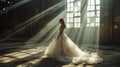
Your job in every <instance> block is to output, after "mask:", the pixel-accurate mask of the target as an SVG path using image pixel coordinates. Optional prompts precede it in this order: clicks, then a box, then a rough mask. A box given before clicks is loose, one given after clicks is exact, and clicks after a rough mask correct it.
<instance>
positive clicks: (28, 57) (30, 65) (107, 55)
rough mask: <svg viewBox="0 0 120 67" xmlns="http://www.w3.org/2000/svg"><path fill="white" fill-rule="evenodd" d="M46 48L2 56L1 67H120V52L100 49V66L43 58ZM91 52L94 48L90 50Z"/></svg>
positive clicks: (25, 50) (0, 57)
mask: <svg viewBox="0 0 120 67" xmlns="http://www.w3.org/2000/svg"><path fill="white" fill-rule="evenodd" d="M45 48H46V47H44V46H43V47H37V48H33V49H24V50H19V51H14V52H10V53H6V54H2V55H1V56H0V67H120V50H119V51H118V50H113V49H100V51H98V53H99V54H100V56H101V57H102V58H103V62H102V63H99V64H93V65H91V64H84V63H80V64H73V63H71V62H70V63H64V62H60V61H57V60H55V59H51V58H41V56H42V55H43V53H44V50H45ZM89 50H90V51H92V50H93V48H89Z"/></svg>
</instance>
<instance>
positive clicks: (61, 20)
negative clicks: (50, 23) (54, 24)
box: [59, 19, 66, 28]
mask: <svg viewBox="0 0 120 67" xmlns="http://www.w3.org/2000/svg"><path fill="white" fill-rule="evenodd" d="M59 21H60V23H62V24H63V25H64V27H65V28H66V24H65V22H64V20H63V19H60V20H59Z"/></svg>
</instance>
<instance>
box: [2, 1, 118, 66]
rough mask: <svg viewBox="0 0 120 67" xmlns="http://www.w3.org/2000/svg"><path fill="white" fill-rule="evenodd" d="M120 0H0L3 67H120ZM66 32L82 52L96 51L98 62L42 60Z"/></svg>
mask: <svg viewBox="0 0 120 67" xmlns="http://www.w3.org/2000/svg"><path fill="white" fill-rule="evenodd" d="M119 6H120V0H0V67H120V7H119ZM61 18H63V19H64V21H65V23H66V26H67V27H66V29H65V33H66V34H67V36H68V37H69V38H70V39H71V40H72V41H73V42H74V43H75V44H76V45H77V46H78V47H79V48H80V49H81V50H83V51H88V52H97V53H98V54H99V56H100V57H101V58H102V59H103V61H102V62H101V63H98V64H92V65H91V64H84V63H79V64H72V63H64V62H59V61H56V60H53V59H41V57H42V56H43V54H44V51H45V49H46V47H47V46H49V43H50V42H51V41H52V40H53V39H54V38H56V37H57V35H58V32H59V26H60V24H59V19H61Z"/></svg>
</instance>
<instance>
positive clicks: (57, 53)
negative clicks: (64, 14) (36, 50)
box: [44, 19, 100, 63]
mask: <svg viewBox="0 0 120 67" xmlns="http://www.w3.org/2000/svg"><path fill="white" fill-rule="evenodd" d="M59 23H60V24H61V26H60V28H59V34H58V36H57V39H53V41H52V42H51V43H50V45H49V46H48V47H47V49H46V51H45V54H44V55H45V56H46V57H50V58H53V59H56V60H59V61H63V62H70V61H72V62H73V63H80V62H84V63H97V62H99V60H100V58H99V56H97V55H95V54H94V55H92V54H88V53H86V52H83V51H82V50H80V49H79V47H78V46H77V45H76V44H75V43H74V42H73V41H72V40H71V39H70V38H69V37H68V36H67V35H66V34H65V33H64V30H65V28H66V25H65V22H64V20H63V19H60V20H59Z"/></svg>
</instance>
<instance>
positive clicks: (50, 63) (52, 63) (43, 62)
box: [32, 58, 68, 67]
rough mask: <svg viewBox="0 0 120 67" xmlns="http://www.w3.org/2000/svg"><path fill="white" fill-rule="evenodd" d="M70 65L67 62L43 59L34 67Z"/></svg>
mask: <svg viewBox="0 0 120 67" xmlns="http://www.w3.org/2000/svg"><path fill="white" fill-rule="evenodd" d="M65 64H68V63H66V62H60V61H57V60H54V59H51V58H42V59H41V61H39V62H38V63H37V64H35V65H33V66H32V67H62V65H65Z"/></svg>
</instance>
